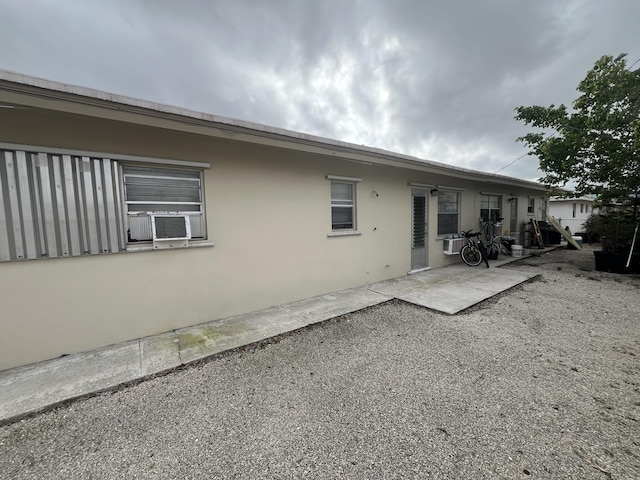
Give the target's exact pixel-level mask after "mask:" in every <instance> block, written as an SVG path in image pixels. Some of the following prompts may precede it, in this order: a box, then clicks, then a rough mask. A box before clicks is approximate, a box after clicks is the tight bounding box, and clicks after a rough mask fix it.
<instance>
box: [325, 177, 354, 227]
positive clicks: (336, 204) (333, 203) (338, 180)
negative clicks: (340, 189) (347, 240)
mask: <svg viewBox="0 0 640 480" xmlns="http://www.w3.org/2000/svg"><path fill="white" fill-rule="evenodd" d="M326 179H327V180H329V199H330V209H331V212H330V215H331V231H330V233H329V234H328V236H330V237H336V236H344V235H360V232H359V231H358V188H357V184H358V183H359V182H361V181H362V179H361V178H357V177H343V176H338V175H327V176H326ZM334 184H343V185H349V186H350V187H351V199H350V203H345V200H344V199H338V198H334V193H333V185H334ZM334 208H338V209H350V210H351V228H348V227H347V228H336V226H335V225H336V224H337V223H340V222H336V221H334V212H333V209H334Z"/></svg>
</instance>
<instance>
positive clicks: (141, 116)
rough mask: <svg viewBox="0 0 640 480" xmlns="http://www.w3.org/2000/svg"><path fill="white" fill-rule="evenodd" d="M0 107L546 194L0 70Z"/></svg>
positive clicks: (498, 178) (502, 179) (508, 181)
mask: <svg viewBox="0 0 640 480" xmlns="http://www.w3.org/2000/svg"><path fill="white" fill-rule="evenodd" d="M0 107H3V108H33V109H43V110H51V111H57V112H64V113H70V114H76V115H84V116H89V117H94V118H102V119H108V120H115V121H120V122H127V123H133V124H138V125H146V126H152V127H156V128H163V129H169V130H176V131H182V132H187V133H192V134H197V135H204V136H210V137H217V138H221V139H226V140H231V141H237V142H245V143H252V144H258V145H264V146H269V147H275V148H284V149H288V150H295V151H300V152H307V153H313V154H317V155H324V156H330V157H333V158H339V159H343V160H345V161H350V162H357V163H362V164H366V165H383V166H391V167H398V168H405V169H410V170H416V171H422V172H428V173H433V174H440V175H449V176H451V175H454V176H456V177H457V178H461V179H467V180H476V181H484V182H490V183H493V184H498V185H509V186H519V187H525V188H529V189H534V190H541V191H545V190H546V188H545V186H544V185H541V184H539V183H537V182H531V181H527V180H521V179H518V178H513V177H508V176H504V175H497V174H492V173H485V172H480V171H476V170H471V169H465V168H460V167H456V166H451V165H447V164H444V163H440V162H434V161H429V160H422V159H419V158H417V157H412V156H409V155H402V154H399V153H394V152H390V151H387V150H383V149H379V148H372V147H367V146H364V145H356V144H352V143H347V142H341V141H338V140H333V139H328V138H323V137H319V136H314V135H309V134H305V133H300V132H295V131H291V130H286V129H282V128H276V127H270V126H267V125H262V124H258V123H252V122H246V121H242V120H237V119H232V118H227V117H221V116H217V115H211V114H208V113H202V112H196V111H192V110H187V109H184V108H180V107H175V106H171V105H163V104H159V103H154V102H150V101H146V100H140V99H135V98H131V97H126V96H122V95H116V94H113V93H108V92H103V91H99V90H93V89H89V88H85V87H79V86H75V85H68V84H63V83H59V82H54V81H51V80H45V79H40V78H35V77H31V76H27V75H23V74H19V73H15V72H10V71H6V70H0Z"/></svg>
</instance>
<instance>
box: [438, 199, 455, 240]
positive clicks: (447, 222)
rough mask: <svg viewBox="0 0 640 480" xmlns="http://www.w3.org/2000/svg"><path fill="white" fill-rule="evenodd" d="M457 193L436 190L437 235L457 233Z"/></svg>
mask: <svg viewBox="0 0 640 480" xmlns="http://www.w3.org/2000/svg"><path fill="white" fill-rule="evenodd" d="M458 215H459V194H458V193H457V192H446V191H440V192H438V236H445V235H451V234H454V233H459V232H460V229H459V224H458Z"/></svg>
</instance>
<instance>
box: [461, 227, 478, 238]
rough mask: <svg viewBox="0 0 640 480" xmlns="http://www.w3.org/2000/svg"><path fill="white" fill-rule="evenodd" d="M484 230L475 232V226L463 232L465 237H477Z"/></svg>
mask: <svg viewBox="0 0 640 480" xmlns="http://www.w3.org/2000/svg"><path fill="white" fill-rule="evenodd" d="M481 233H482V232H474V231H473V228H472V229H471V230H467V231H466V232H465V231H463V232H462V234H463V235H464V238H472V237H477V236H478V235H480V234H481Z"/></svg>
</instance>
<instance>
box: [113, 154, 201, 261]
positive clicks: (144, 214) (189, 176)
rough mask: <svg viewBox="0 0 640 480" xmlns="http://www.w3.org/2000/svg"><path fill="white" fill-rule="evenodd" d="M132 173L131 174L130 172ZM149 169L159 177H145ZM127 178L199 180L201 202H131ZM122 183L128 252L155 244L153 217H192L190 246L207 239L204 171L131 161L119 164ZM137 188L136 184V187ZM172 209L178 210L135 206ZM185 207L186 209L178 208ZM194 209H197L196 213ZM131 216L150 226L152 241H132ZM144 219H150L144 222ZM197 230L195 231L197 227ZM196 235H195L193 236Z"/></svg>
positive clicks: (148, 239)
mask: <svg viewBox="0 0 640 480" xmlns="http://www.w3.org/2000/svg"><path fill="white" fill-rule="evenodd" d="M127 170H129V172H131V173H129V172H127ZM144 170H147V171H148V172H151V173H153V172H155V173H156V175H151V174H144V173H141V172H142V171H144ZM172 172H173V173H175V176H171V173H172ZM126 177H132V178H140V179H144V178H148V179H156V180H157V179H160V180H164V181H167V182H169V181H171V180H186V181H194V180H195V179H196V178H197V189H198V193H199V201H167V200H164V201H161V200H149V201H140V200H129V199H128V197H127V185H128V184H127V182H126V180H125V178H126ZM120 182H121V189H120V191H121V192H122V211H123V218H124V219H125V229H126V245H127V249H130V247H131V246H133V245H141V244H142V245H144V244H151V243H152V242H153V227H152V221H153V220H152V218H153V216H154V215H187V216H189V220H190V223H191V238H190V240H189V243H191V242H192V241H195V242H197V241H203V240H207V221H206V220H207V216H206V211H205V196H204V193H205V192H204V170H203V169H199V168H194V167H183V166H179V165H176V166H173V165H171V166H166V165H149V164H146V165H140V164H137V163H134V162H128V163H124V164H122V165H120ZM133 185H135V183H134V184H133ZM137 205H140V206H146V207H149V206H153V205H157V206H158V207H159V206H161V205H162V206H169V205H174V206H176V208H174V209H159V208H158V209H149V208H141V209H135V206H137ZM179 207H183V209H181V208H179ZM193 207H198V209H197V210H194V209H193ZM132 217H135V218H139V219H140V223H148V225H147V227H146V231H147V233H148V234H149V238H145V239H132V238H131V219H132ZM193 217H196V218H197V219H199V222H197V223H195V222H194V221H193V220H194V218H193ZM145 218H148V220H147V221H145ZM194 227H195V228H194ZM194 232H195V234H194Z"/></svg>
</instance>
